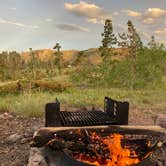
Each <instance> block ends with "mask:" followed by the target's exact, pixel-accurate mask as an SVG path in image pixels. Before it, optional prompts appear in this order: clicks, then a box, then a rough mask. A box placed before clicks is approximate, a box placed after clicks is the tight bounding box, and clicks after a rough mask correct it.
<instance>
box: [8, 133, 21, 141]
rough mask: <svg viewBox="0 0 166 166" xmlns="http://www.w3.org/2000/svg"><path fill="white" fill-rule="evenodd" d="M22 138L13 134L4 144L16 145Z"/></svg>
mask: <svg viewBox="0 0 166 166" xmlns="http://www.w3.org/2000/svg"><path fill="white" fill-rule="evenodd" d="M21 138H22V136H21V135H19V134H17V133H15V134H12V135H10V136H9V137H8V138H7V139H6V143H9V144H13V143H17V142H19V141H20V140H21Z"/></svg>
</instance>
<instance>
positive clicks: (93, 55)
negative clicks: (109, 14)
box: [22, 48, 128, 64]
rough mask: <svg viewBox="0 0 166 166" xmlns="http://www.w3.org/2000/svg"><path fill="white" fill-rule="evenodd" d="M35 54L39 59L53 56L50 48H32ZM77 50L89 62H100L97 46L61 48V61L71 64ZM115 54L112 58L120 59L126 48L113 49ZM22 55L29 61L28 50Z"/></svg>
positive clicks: (43, 59)
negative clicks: (82, 48)
mask: <svg viewBox="0 0 166 166" xmlns="http://www.w3.org/2000/svg"><path fill="white" fill-rule="evenodd" d="M33 52H34V53H35V55H37V57H38V58H39V59H40V60H41V61H48V60H50V59H52V58H53V57H54V52H55V51H54V50H51V49H41V50H34V51H33ZM79 52H82V53H83V56H85V57H86V58H88V61H89V63H91V64H99V63H101V62H102V58H101V57H100V52H99V50H98V49H97V48H90V49H87V50H83V51H78V50H62V53H63V55H62V59H63V63H68V64H72V63H74V61H75V60H76V59H77V56H78V54H79ZM115 52H116V54H117V55H116V56H114V57H113V59H116V60H121V59H123V58H124V57H126V56H127V54H128V50H127V49H119V48H116V49H115ZM22 57H23V59H24V60H25V61H29V60H30V59H31V55H30V52H29V51H27V52H22Z"/></svg>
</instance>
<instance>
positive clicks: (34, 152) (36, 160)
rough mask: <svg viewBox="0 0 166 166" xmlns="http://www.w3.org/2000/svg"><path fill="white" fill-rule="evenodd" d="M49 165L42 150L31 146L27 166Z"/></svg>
mask: <svg viewBox="0 0 166 166" xmlns="http://www.w3.org/2000/svg"><path fill="white" fill-rule="evenodd" d="M39 165H40V166H48V164H47V163H46V160H45V158H44V157H43V156H42V153H41V151H40V150H39V149H38V148H34V147H33V148H31V149H30V154H29V160H28V165H27V166H39Z"/></svg>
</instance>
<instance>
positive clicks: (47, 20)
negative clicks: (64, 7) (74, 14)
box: [45, 18, 53, 22]
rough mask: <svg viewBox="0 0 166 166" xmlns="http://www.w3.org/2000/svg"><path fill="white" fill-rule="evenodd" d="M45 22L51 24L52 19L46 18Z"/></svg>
mask: <svg viewBox="0 0 166 166" xmlns="http://www.w3.org/2000/svg"><path fill="white" fill-rule="evenodd" d="M45 21H46V22H52V21H53V19H52V18H46V19H45Z"/></svg>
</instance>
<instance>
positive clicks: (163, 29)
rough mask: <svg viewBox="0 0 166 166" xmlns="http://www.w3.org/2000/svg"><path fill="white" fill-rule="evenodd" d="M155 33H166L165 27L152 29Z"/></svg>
mask: <svg viewBox="0 0 166 166" xmlns="http://www.w3.org/2000/svg"><path fill="white" fill-rule="evenodd" d="M154 33H155V34H156V35H166V28H162V29H157V30H155V31H154Z"/></svg>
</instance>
